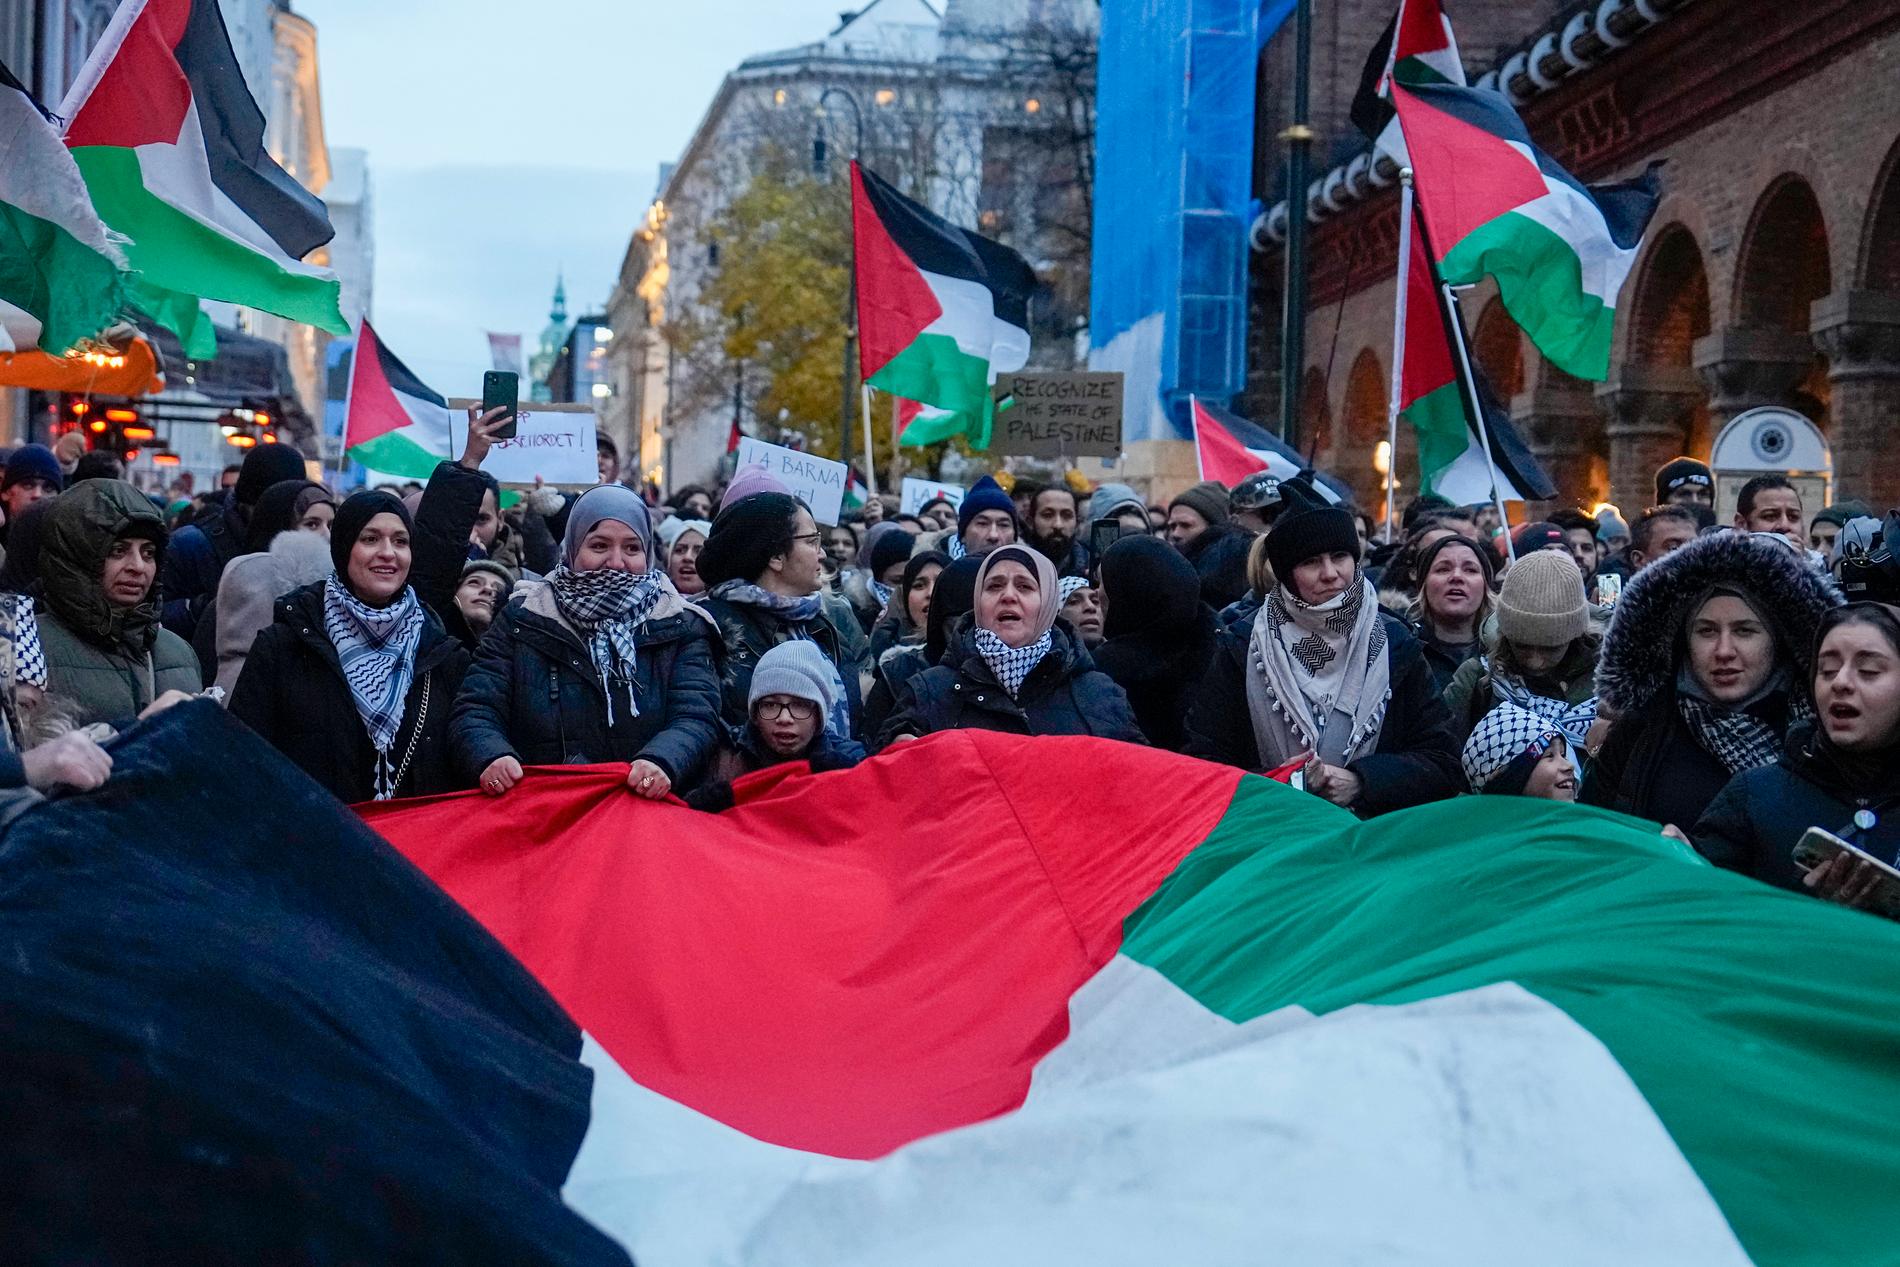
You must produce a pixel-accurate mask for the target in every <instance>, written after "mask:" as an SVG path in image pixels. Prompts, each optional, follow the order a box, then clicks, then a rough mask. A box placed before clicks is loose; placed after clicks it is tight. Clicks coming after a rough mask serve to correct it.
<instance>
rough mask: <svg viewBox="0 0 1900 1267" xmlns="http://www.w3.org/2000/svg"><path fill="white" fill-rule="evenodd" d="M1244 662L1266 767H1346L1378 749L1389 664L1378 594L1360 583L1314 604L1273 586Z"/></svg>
mask: <svg viewBox="0 0 1900 1267" xmlns="http://www.w3.org/2000/svg"><path fill="white" fill-rule="evenodd" d="M1247 662H1248V668H1249V670H1250V671H1249V672H1248V674H1247V711H1248V713H1249V714H1250V715H1251V717H1252V719H1253V728H1254V740H1255V742H1256V743H1257V744H1258V746H1259V748H1260V760H1261V764H1262V768H1263V769H1272V768H1274V767H1276V766H1280V765H1284V764H1285V763H1287V762H1288V761H1291V760H1292V759H1293V758H1295V757H1297V756H1299V755H1301V754H1302V753H1311V754H1313V755H1316V756H1318V757H1319V758H1320V759H1321V760H1322V761H1325V762H1326V763H1327V764H1329V765H1339V766H1343V765H1348V764H1350V763H1351V762H1353V761H1355V760H1357V759H1358V758H1359V757H1361V756H1364V755H1365V754H1366V753H1368V752H1370V751H1371V750H1372V749H1373V748H1374V747H1376V746H1377V744H1378V742H1379V733H1380V730H1381V728H1382V727H1383V726H1384V724H1385V710H1386V705H1387V704H1389V703H1390V702H1391V699H1392V663H1391V657H1390V656H1389V655H1388V654H1387V649H1386V639H1385V625H1384V623H1383V622H1382V621H1381V620H1380V618H1379V600H1378V596H1377V595H1376V594H1375V593H1374V592H1373V589H1372V586H1371V585H1370V584H1368V583H1367V582H1366V581H1365V580H1364V579H1361V580H1359V581H1357V582H1356V583H1355V584H1354V585H1352V586H1350V587H1348V588H1347V590H1346V591H1345V593H1343V594H1340V595H1338V596H1337V597H1335V598H1332V599H1330V600H1328V601H1327V602H1324V603H1321V604H1319V605H1318V606H1314V605H1312V604H1309V603H1305V602H1302V601H1301V600H1300V599H1298V598H1296V597H1294V596H1293V595H1292V594H1289V593H1288V592H1287V589H1286V587H1285V586H1284V585H1281V586H1278V587H1276V588H1275V589H1274V591H1273V593H1272V594H1270V595H1269V596H1268V598H1267V601H1266V603H1265V604H1264V605H1263V606H1262V607H1261V608H1260V613H1259V614H1258V615H1257V616H1255V617H1254V626H1253V637H1252V639H1251V641H1250V643H1249V645H1248V648H1247Z"/></svg>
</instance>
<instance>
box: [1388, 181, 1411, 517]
mask: <svg viewBox="0 0 1900 1267" xmlns="http://www.w3.org/2000/svg"><path fill="white" fill-rule="evenodd" d="M1411 288H1412V169H1411V168H1409V167H1407V168H1406V169H1404V170H1403V171H1401V172H1400V173H1399V289H1398V294H1397V295H1396V296H1394V298H1393V302H1392V395H1391V398H1390V399H1389V400H1388V401H1387V403H1386V419H1385V444H1386V449H1385V535H1386V539H1387V540H1388V541H1389V540H1391V539H1392V525H1393V523H1394V521H1395V520H1394V511H1395V509H1396V507H1395V502H1396V501H1397V499H1398V481H1397V480H1396V479H1394V478H1393V473H1394V472H1395V471H1396V470H1397V468H1398V460H1399V409H1400V408H1401V406H1402V405H1403V404H1404V398H1405V307H1406V301H1407V300H1408V299H1409V298H1410V297H1411Z"/></svg>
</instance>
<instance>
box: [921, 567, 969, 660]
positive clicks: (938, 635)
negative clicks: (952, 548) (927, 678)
mask: <svg viewBox="0 0 1900 1267" xmlns="http://www.w3.org/2000/svg"><path fill="white" fill-rule="evenodd" d="M982 569H983V558H982V556H979V555H974V554H968V555H965V556H964V557H962V558H961V559H958V560H957V561H956V562H955V563H952V564H951V565H950V566H949V567H947V568H945V569H944V570H943V571H941V572H939V573H937V585H936V588H935V589H932V590H931V591H930V619H929V620H928V621H926V622H925V625H924V659H925V661H926V662H928V663H929V664H932V665H935V664H936V663H937V662H938V661H940V660H942V659H943V655H944V652H945V651H946V650H948V649H949V645H950V626H951V625H954V624H955V623H956V622H957V619H958V618H959V617H961V616H967V615H969V614H970V612H972V611H974V610H975V609H976V574H977V573H978V572H980V571H981V570H982Z"/></svg>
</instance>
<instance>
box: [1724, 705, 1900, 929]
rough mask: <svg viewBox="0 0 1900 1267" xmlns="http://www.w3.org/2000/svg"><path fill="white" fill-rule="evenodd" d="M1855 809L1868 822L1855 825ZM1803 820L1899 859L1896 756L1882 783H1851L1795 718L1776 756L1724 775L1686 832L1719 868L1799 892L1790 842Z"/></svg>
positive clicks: (1886, 858)
mask: <svg viewBox="0 0 1900 1267" xmlns="http://www.w3.org/2000/svg"><path fill="white" fill-rule="evenodd" d="M1890 755H1891V754H1890ZM1861 810H1867V811H1869V812H1870V813H1872V814H1873V815H1874V825H1873V826H1872V827H1869V828H1866V829H1864V830H1863V829H1861V828H1858V827H1856V826H1855V824H1854V815H1855V814H1856V813H1857V812H1859V811H1861ZM1810 827H1819V828H1820V829H1821V830H1823V831H1827V832H1832V833H1833V834H1835V835H1836V836H1839V837H1841V838H1842V839H1843V840H1848V841H1852V842H1853V843H1854V844H1856V845H1858V846H1859V847H1860V848H1862V849H1865V850H1866V851H1867V852H1868V853H1871V854H1873V855H1874V856H1875V857H1877V858H1879V859H1880V860H1881V861H1882V862H1885V863H1889V864H1892V863H1894V862H1895V861H1896V859H1897V858H1900V760H1896V761H1890V762H1889V767H1888V772H1887V774H1886V776H1885V779H1884V782H1883V781H1879V780H1876V781H1875V782H1873V783H1871V784H1869V783H1862V782H1857V781H1856V780H1855V779H1854V778H1853V777H1852V776H1851V775H1850V774H1849V773H1848V772H1847V771H1846V770H1844V769H1843V768H1842V767H1841V764H1840V762H1839V760H1838V759H1837V757H1836V754H1835V753H1834V750H1833V749H1832V748H1830V747H1829V746H1828V745H1827V744H1826V743H1825V741H1823V740H1821V739H1820V738H1819V736H1818V735H1817V733H1816V728H1815V725H1814V723H1812V722H1804V723H1800V724H1798V725H1797V726H1796V727H1795V729H1794V731H1793V733H1792V734H1790V735H1789V737H1788V751H1787V752H1786V754H1784V755H1783V756H1782V758H1781V760H1780V762H1779V763H1777V764H1775V765H1771V766H1764V767H1763V768H1761V769H1759V770H1745V771H1743V772H1742V773H1741V774H1738V775H1736V776H1735V777H1734V778H1733V779H1731V780H1729V782H1728V785H1727V786H1726V787H1724V788H1723V789H1722V790H1721V791H1720V792H1719V793H1717V794H1716V797H1715V799H1714V800H1713V801H1711V802H1710V803H1709V808H1708V810H1707V811H1706V812H1705V813H1704V814H1703V815H1702V819H1701V821H1700V822H1698V823H1697V824H1696V825H1695V829H1694V830H1693V831H1692V832H1690V836H1691V838H1692V839H1694V841H1695V846H1696V848H1697V849H1698V850H1700V851H1701V853H1702V855H1703V856H1704V857H1705V858H1707V859H1708V860H1709V861H1710V862H1713V863H1714V864H1715V865H1716V866H1718V867H1726V868H1727V869H1729V870H1730V871H1739V872H1741V873H1742V874H1743V875H1749V876H1753V877H1754V878H1755V879H1757V880H1762V881H1766V882H1767V883H1769V884H1772V885H1775V886H1776V887H1778V888H1783V889H1792V890H1794V891H1796V892H1806V891H1807V890H1806V887H1805V886H1804V885H1803V884H1802V883H1801V868H1799V867H1797V866H1796V865H1795V864H1794V847H1795V844H1796V842H1798V841H1799V840H1800V839H1801V836H1802V833H1804V832H1806V831H1807V830H1808V828H1810Z"/></svg>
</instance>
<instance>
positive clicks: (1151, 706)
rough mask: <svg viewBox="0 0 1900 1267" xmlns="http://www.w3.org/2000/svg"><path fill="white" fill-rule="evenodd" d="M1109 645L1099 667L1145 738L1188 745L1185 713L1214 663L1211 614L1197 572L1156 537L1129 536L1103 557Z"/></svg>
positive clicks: (1098, 655)
mask: <svg viewBox="0 0 1900 1267" xmlns="http://www.w3.org/2000/svg"><path fill="white" fill-rule="evenodd" d="M1101 566H1102V588H1103V590H1105V591H1106V592H1107V594H1108V620H1107V623H1106V625H1105V626H1104V632H1105V633H1106V634H1107V635H1108V638H1107V641H1105V642H1103V643H1102V645H1101V646H1099V647H1096V648H1095V649H1094V652H1093V654H1094V656H1095V667H1096V668H1098V669H1100V670H1101V671H1102V672H1104V673H1106V674H1107V675H1108V676H1109V677H1111V678H1113V679H1115V681H1116V682H1117V683H1118V684H1119V685H1120V686H1121V688H1122V690H1124V691H1126V692H1127V693H1128V702H1129V704H1130V705H1132V706H1133V707H1134V710H1135V720H1136V721H1137V722H1139V723H1140V724H1141V730H1142V733H1143V734H1145V735H1147V736H1148V739H1149V741H1150V742H1152V743H1153V744H1154V745H1155V746H1156V747H1158V748H1166V749H1168V750H1169V751H1170V752H1179V751H1181V749H1182V747H1183V746H1184V745H1185V744H1186V743H1187V711H1188V705H1189V704H1190V703H1192V702H1193V698H1194V692H1195V690H1196V689H1197V688H1198V687H1199V686H1200V683H1201V678H1202V676H1203V675H1205V674H1206V672H1207V666H1208V663H1209V662H1210V661H1211V660H1212V659H1213V658H1214V635H1215V625H1214V613H1213V611H1212V610H1211V609H1210V608H1209V607H1208V606H1207V604H1206V603H1204V602H1202V601H1201V582H1200V574H1199V573H1198V572H1196V571H1195V570H1194V565H1193V564H1192V563H1189V562H1188V561H1187V560H1186V559H1185V558H1183V557H1182V555H1181V552H1180V551H1178V550H1175V549H1173V548H1172V547H1170V546H1169V545H1167V544H1166V543H1165V542H1162V541H1158V540H1156V539H1155V538H1153V537H1124V538H1122V539H1121V540H1120V541H1117V542H1116V543H1115V544H1114V545H1112V546H1110V547H1109V548H1108V552H1107V553H1106V554H1104V555H1103V556H1102V565H1101Z"/></svg>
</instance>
